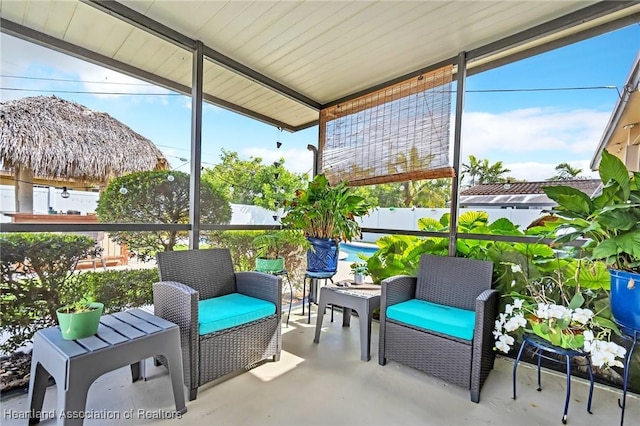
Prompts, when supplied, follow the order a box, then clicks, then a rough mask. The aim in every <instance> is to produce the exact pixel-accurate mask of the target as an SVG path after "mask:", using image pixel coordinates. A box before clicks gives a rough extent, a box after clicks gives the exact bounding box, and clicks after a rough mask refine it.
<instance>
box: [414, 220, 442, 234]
mask: <svg viewBox="0 0 640 426" xmlns="http://www.w3.org/2000/svg"><path fill="white" fill-rule="evenodd" d="M418 229H419V230H421V231H440V230H441V229H442V225H441V224H440V222H438V221H437V220H436V219H434V218H432V217H421V218H420V219H418Z"/></svg>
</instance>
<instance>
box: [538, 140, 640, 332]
mask: <svg viewBox="0 0 640 426" xmlns="http://www.w3.org/2000/svg"><path fill="white" fill-rule="evenodd" d="M599 172H600V178H601V179H602V183H603V185H604V186H603V188H602V191H601V192H600V193H599V194H597V195H595V196H593V197H590V196H589V195H587V194H585V193H584V192H582V191H579V190H577V189H574V188H570V187H567V186H550V187H545V188H544V192H545V193H546V194H547V196H548V197H549V198H551V199H552V200H554V201H555V202H557V203H558V206H557V207H555V208H554V209H553V210H552V213H554V214H556V215H558V216H559V217H560V218H559V220H558V221H557V222H555V223H557V224H559V226H558V228H557V229H558V230H564V231H566V233H564V234H562V235H559V236H558V237H557V238H556V239H555V241H554V242H555V243H566V242H569V241H573V240H576V239H578V238H585V239H587V243H586V244H585V245H583V246H582V250H584V251H585V253H586V254H587V255H588V256H589V257H590V258H591V259H593V260H602V261H604V262H605V263H606V264H607V266H608V267H609V273H610V275H611V293H610V302H611V311H612V314H613V317H614V318H615V320H616V321H617V322H618V323H619V324H620V325H621V326H622V327H625V328H630V329H635V330H638V329H640V173H638V172H635V173H630V172H629V170H628V169H627V168H626V166H625V165H624V163H623V162H622V161H620V159H618V158H617V157H616V156H614V155H612V154H609V153H608V152H607V151H603V152H602V159H601V161H600V167H599Z"/></svg>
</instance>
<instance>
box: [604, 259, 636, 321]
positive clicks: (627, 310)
mask: <svg viewBox="0 0 640 426" xmlns="http://www.w3.org/2000/svg"><path fill="white" fill-rule="evenodd" d="M609 272H610V274H611V313H612V314H613V318H614V319H615V320H616V322H617V323H618V324H619V325H621V326H622V327H624V328H629V329H631V330H640V274H636V273H633V272H627V271H618V270H616V269H610V270H609Z"/></svg>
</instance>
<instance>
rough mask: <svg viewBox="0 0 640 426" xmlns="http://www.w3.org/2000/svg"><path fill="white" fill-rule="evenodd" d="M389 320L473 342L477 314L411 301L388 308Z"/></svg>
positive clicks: (422, 301) (424, 301)
mask: <svg viewBox="0 0 640 426" xmlns="http://www.w3.org/2000/svg"><path fill="white" fill-rule="evenodd" d="M387 318H390V319H392V320H394V321H398V322H403V323H405V324H409V325H412V326H414V327H419V328H423V329H425V330H431V331H435V332H438V333H442V334H446V335H449V336H453V337H457V338H459V339H465V340H473V328H474V326H475V323H476V313H475V312H474V311H467V310H466V309H460V308H454V307H452V306H445V305H438V304H436V303H431V302H427V301H426V300H419V299H411V300H407V301H406V302H401V303H398V304H396V305H391V306H389V307H388V308H387Z"/></svg>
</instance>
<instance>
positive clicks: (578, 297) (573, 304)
mask: <svg viewBox="0 0 640 426" xmlns="http://www.w3.org/2000/svg"><path fill="white" fill-rule="evenodd" d="M583 304H584V296H583V295H582V293H580V292H579V291H577V292H576V294H574V295H573V298H571V301H570V302H569V306H568V308H569V309H578V308H579V307H581V306H582V305H583ZM568 325H569V324H567V326H568Z"/></svg>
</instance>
